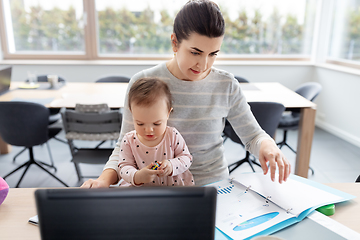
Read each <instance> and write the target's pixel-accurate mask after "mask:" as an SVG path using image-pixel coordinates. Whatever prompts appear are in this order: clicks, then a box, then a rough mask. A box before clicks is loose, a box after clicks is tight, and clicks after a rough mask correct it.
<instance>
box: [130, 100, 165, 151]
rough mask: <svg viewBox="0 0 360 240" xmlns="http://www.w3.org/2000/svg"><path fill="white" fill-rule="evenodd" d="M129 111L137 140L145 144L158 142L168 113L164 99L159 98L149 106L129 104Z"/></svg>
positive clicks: (151, 144) (154, 144)
mask: <svg viewBox="0 0 360 240" xmlns="http://www.w3.org/2000/svg"><path fill="white" fill-rule="evenodd" d="M131 112H132V117H133V120H134V127H135V130H136V133H137V135H138V138H139V140H140V141H141V142H142V143H143V144H145V145H147V146H156V145H157V144H158V143H160V142H161V140H162V138H163V135H164V133H165V130H166V126H167V120H168V118H169V114H170V112H169V110H168V106H167V103H166V101H165V99H164V98H160V99H159V100H158V101H156V102H155V103H154V104H153V105H151V106H149V107H144V106H138V105H136V104H131Z"/></svg>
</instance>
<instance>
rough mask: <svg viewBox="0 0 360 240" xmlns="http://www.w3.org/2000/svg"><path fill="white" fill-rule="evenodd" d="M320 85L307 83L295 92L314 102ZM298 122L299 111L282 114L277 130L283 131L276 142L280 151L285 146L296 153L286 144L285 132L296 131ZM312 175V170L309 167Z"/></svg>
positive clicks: (293, 110)
mask: <svg viewBox="0 0 360 240" xmlns="http://www.w3.org/2000/svg"><path fill="white" fill-rule="evenodd" d="M321 89H322V87H321V85H320V84H319V83H316V82H308V83H304V84H302V85H300V86H299V87H298V88H297V89H296V90H295V92H296V93H298V94H299V95H301V96H302V97H304V98H306V99H307V100H309V101H314V100H315V98H316V97H317V96H318V95H319V93H320V92H321ZM299 122H300V110H299V109H291V110H290V111H286V112H284V114H283V116H282V117H281V119H280V122H279V126H278V128H279V129H281V130H283V131H284V133H283V139H282V141H280V142H278V143H277V145H278V146H279V148H280V149H281V148H282V147H283V146H287V147H288V148H289V149H290V150H291V151H292V152H293V153H295V154H296V151H295V150H294V149H293V148H292V147H291V146H290V145H289V144H288V143H287V142H286V141H287V132H288V131H289V130H298V128H299ZM310 170H311V172H312V174H314V170H313V169H312V168H311V167H310Z"/></svg>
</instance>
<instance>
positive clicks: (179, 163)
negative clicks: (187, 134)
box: [169, 128, 192, 176]
mask: <svg viewBox="0 0 360 240" xmlns="http://www.w3.org/2000/svg"><path fill="white" fill-rule="evenodd" d="M173 134H174V138H173V139H174V140H173V142H172V147H173V149H174V158H173V159H169V161H170V162H171V164H172V166H173V174H172V176H176V175H179V174H182V173H183V172H185V171H186V170H188V169H189V168H190V166H191V164H192V156H191V154H190V151H189V149H188V147H187V145H186V142H185V140H184V138H183V137H182V136H181V134H180V132H179V131H178V130H177V129H175V128H174V129H173Z"/></svg>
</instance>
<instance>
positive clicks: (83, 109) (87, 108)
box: [75, 103, 110, 113]
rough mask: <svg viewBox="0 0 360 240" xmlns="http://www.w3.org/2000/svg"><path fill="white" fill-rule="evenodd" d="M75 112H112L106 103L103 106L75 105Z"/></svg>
mask: <svg viewBox="0 0 360 240" xmlns="http://www.w3.org/2000/svg"><path fill="white" fill-rule="evenodd" d="M75 111H77V112H82V113H105V112H110V108H109V106H108V105H107V104H106V103H101V104H79V103H77V104H76V105H75Z"/></svg>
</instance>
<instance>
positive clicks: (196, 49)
mask: <svg viewBox="0 0 360 240" xmlns="http://www.w3.org/2000/svg"><path fill="white" fill-rule="evenodd" d="M192 49H194V50H195V51H198V52H201V53H203V52H204V51H202V50H200V49H198V48H197V47H192ZM219 51H220V50H216V51H214V52H212V53H211V54H215V53H218V52H219Z"/></svg>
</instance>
